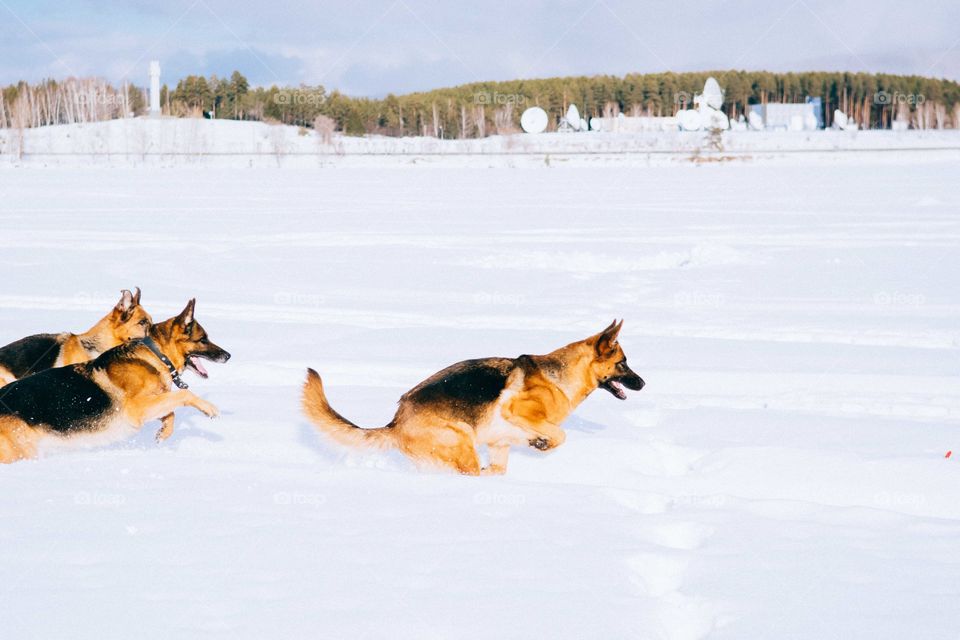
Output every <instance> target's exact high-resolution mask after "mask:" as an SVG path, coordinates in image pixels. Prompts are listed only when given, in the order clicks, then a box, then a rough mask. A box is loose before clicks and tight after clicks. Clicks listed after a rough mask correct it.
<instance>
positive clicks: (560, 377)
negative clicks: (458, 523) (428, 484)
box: [302, 325, 642, 475]
mask: <svg viewBox="0 0 960 640" xmlns="http://www.w3.org/2000/svg"><path fill="white" fill-rule="evenodd" d="M618 332H619V325H611V327H608V328H607V330H606V331H605V332H602V333H601V334H598V335H595V336H592V337H590V338H587V339H586V340H581V341H579V342H574V343H572V344H569V345H567V346H565V347H562V348H560V349H557V350H556V351H554V352H552V353H549V354H547V355H543V356H528V358H529V359H530V360H532V363H533V366H532V367H528V368H527V369H524V368H522V367H520V366H519V365H517V366H516V367H515V368H513V369H512V371H511V373H510V374H509V375H508V377H507V378H506V382H505V383H504V385H503V389H502V391H501V392H500V394H499V396H498V397H497V398H496V399H495V400H493V401H490V402H487V403H486V404H485V405H483V406H480V407H476V408H472V410H473V413H471V419H465V418H464V417H463V416H462V415H457V412H456V410H454V409H451V405H450V404H449V403H447V402H444V401H443V399H439V400H436V401H434V402H428V403H426V404H424V403H417V402H414V401H413V400H411V397H412V396H411V394H415V392H416V391H417V390H418V389H420V388H422V387H423V386H424V385H428V384H429V383H431V381H432V380H433V379H432V378H431V379H428V380H426V381H424V383H421V385H418V387H415V388H414V389H412V390H411V391H410V392H408V393H407V394H405V395H404V396H403V398H401V400H400V406H399V408H398V410H397V413H396V415H395V417H394V419H393V420H392V421H391V422H390V424H388V425H387V426H386V427H381V428H379V429H363V428H360V427H358V426H356V425H355V424H353V423H352V422H350V421H349V420H347V419H346V418H344V417H343V416H341V415H340V414H338V413H337V412H336V411H334V410H333V409H332V408H331V407H330V404H329V402H328V401H327V398H326V394H325V392H324V388H323V382H322V380H321V379H320V376H319V375H318V374H317V372H316V371H314V370H313V369H309V370H308V373H307V379H306V382H305V384H304V388H303V398H302V402H303V409H304V412H305V414H306V415H307V417H308V418H310V420H311V421H312V422H313V423H314V425H315V426H316V427H317V428H318V429H319V430H320V431H321V432H322V433H324V434H326V435H327V436H329V437H331V438H332V439H333V440H335V441H336V442H338V443H340V444H344V445H347V446H351V447H360V448H376V449H389V448H396V449H399V450H400V451H402V452H403V453H404V454H406V455H407V456H408V457H410V458H411V459H413V460H414V461H415V462H417V463H418V464H422V465H433V466H440V467H444V468H448V469H453V470H456V471H458V472H460V473H463V474H467V475H480V474H481V473H482V474H502V473H505V472H506V470H507V460H508V457H509V450H510V447H511V446H522V447H527V446H536V448H538V449H540V450H548V449H553V448H555V447H558V446H560V445H561V444H563V443H564V441H565V440H566V434H565V433H564V431H563V429H562V428H561V426H560V425H561V424H562V422H563V421H564V420H565V419H566V418H567V417H568V416H569V415H570V413H571V412H572V411H573V410H574V409H575V408H576V407H577V406H578V405H579V404H580V403H581V402H582V401H583V400H584V399H585V398H586V397H587V396H588V395H589V394H590V393H591V392H592V391H594V390H595V389H596V388H597V386H598V384H599V381H600V380H604V379H606V378H607V377H608V376H611V375H613V373H614V369H615V367H616V366H617V362H618V361H620V360H623V359H624V355H623V351H622V349H621V348H620V345H619V344H618V343H617V342H616V334H617V333H618ZM489 361H490V363H491V365H490V366H492V367H503V366H506V365H505V364H504V363H505V362H510V361H505V360H504V359H489ZM518 361H519V360H518ZM478 362H486V361H478ZM514 362H517V361H514ZM460 364H469V363H460ZM454 366H455V367H456V366H458V365H454ZM441 373H443V372H441ZM631 373H632V372H631ZM437 375H438V376H439V375H440V374H437ZM634 375H635V374H634ZM641 384H642V381H641ZM534 443H536V444H534ZM483 445H486V446H487V447H488V451H489V465H488V466H487V467H486V468H482V467H481V462H480V456H479V454H478V451H477V450H478V447H480V446H483Z"/></svg>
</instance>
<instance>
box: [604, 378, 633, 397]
mask: <svg viewBox="0 0 960 640" xmlns="http://www.w3.org/2000/svg"><path fill="white" fill-rule="evenodd" d="M600 386H601V387H603V388H604V389H606V390H607V391H609V392H610V393H612V394H613V395H615V396H617V397H618V398H620V399H621V400H626V399H627V390H626V389H625V388H624V386H623V385H622V384H620V382H619V381H617V380H614V379H613V378H611V379H609V380H607V381H606V382H604V383H603V384H601V385H600Z"/></svg>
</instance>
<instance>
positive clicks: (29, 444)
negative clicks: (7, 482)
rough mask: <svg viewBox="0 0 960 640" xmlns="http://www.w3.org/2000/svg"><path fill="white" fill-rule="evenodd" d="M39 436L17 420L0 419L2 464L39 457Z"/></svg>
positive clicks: (0, 462) (0, 456)
mask: <svg viewBox="0 0 960 640" xmlns="http://www.w3.org/2000/svg"><path fill="white" fill-rule="evenodd" d="M38 439H39V438H38V435H37V433H36V432H35V431H33V430H32V429H30V428H29V427H27V426H25V425H24V424H23V423H21V422H19V421H18V420H16V419H9V420H4V419H0V464H9V463H11V462H17V461H18V460H27V459H29V458H36V457H37V440H38Z"/></svg>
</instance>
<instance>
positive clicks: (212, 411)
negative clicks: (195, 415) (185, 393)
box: [197, 400, 220, 420]
mask: <svg viewBox="0 0 960 640" xmlns="http://www.w3.org/2000/svg"><path fill="white" fill-rule="evenodd" d="M197 409H199V410H200V411H201V412H203V414H204V415H206V416H207V417H208V418H210V419H211V420H212V419H214V418H218V417H220V409H217V406H216V405H215V404H213V403H211V402H207V401H206V400H201V401H200V402H198V403H197Z"/></svg>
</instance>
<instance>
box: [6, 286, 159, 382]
mask: <svg viewBox="0 0 960 640" xmlns="http://www.w3.org/2000/svg"><path fill="white" fill-rule="evenodd" d="M134 291H135V293H131V292H129V291H127V290H126V289H124V290H123V291H122V292H121V296H120V302H118V303H117V306H115V307H114V308H113V310H112V311H110V313H108V314H107V315H106V316H104V317H103V318H101V320H100V322H98V323H97V324H95V325H93V327H92V328H91V329H90V330H89V331H86V332H84V333H81V334H75V333H40V334H37V335H35V336H28V337H26V338H22V339H20V340H17V341H16V342H13V343H11V344H8V345H7V346H5V347H0V387H2V386H3V385H5V384H8V383H10V382H13V381H14V380H17V379H19V378H23V377H25V376H28V375H30V374H31V373H36V372H38V371H43V370H44V369H52V368H53V367H65V366H67V365H68V364H77V363H79V362H86V361H87V360H93V359H94V358H96V357H97V356H99V355H100V354H101V353H103V352H104V351H106V350H108V349H112V348H113V347H116V346H119V345H121V344H123V343H124V342H127V341H129V340H135V339H137V338H143V337H144V336H146V335H147V332H148V331H149V330H150V325H151V324H152V323H153V319H152V318H150V314H149V313H147V312H146V311H145V310H144V308H143V307H141V306H140V289H139V288H135V289H134Z"/></svg>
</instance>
